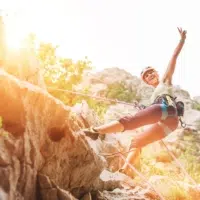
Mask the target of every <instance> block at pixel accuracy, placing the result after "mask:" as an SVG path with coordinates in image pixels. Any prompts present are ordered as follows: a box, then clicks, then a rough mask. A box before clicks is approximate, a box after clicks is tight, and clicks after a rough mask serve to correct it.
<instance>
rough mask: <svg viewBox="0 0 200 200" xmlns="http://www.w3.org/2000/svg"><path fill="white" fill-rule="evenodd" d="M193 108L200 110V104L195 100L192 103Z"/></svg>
mask: <svg viewBox="0 0 200 200" xmlns="http://www.w3.org/2000/svg"><path fill="white" fill-rule="evenodd" d="M192 108H193V109H195V110H199V111H200V104H199V103H197V102H194V103H193V104H192Z"/></svg>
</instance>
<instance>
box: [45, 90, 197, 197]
mask: <svg viewBox="0 0 200 200" xmlns="http://www.w3.org/2000/svg"><path fill="white" fill-rule="evenodd" d="M48 89H51V90H56V91H62V92H67V93H71V94H75V95H80V96H85V97H89V98H94V99H98V100H101V101H108V102H113V103H118V104H124V105H129V106H134V107H135V108H136V109H138V110H141V109H142V108H141V107H140V105H139V104H138V102H133V103H127V102H124V101H119V100H117V99H109V98H105V97H100V96H95V95H88V94H84V93H81V92H74V91H71V90H65V89H57V88H53V87H48ZM180 122H181V126H182V127H183V128H185V127H186V126H187V125H188V126H192V124H186V123H184V122H183V121H182V119H181V118H180ZM161 142H162V144H163V146H164V147H165V148H166V150H167V152H168V154H169V155H170V156H171V157H172V158H173V159H174V161H175V162H176V164H177V165H178V166H179V167H180V168H181V169H182V171H183V172H184V174H185V175H186V176H187V177H188V178H189V180H190V181H191V182H192V183H193V184H194V185H197V183H196V181H195V180H194V179H193V178H192V177H191V176H190V175H189V174H188V172H187V171H186V170H185V168H184V167H183V165H182V164H181V163H180V162H179V161H178V159H177V158H176V156H175V155H174V154H173V153H172V152H171V151H170V149H169V148H168V147H167V145H166V144H165V143H164V141H163V140H161ZM133 150H134V149H132V150H129V151H125V152H122V151H118V152H115V153H112V154H100V155H102V156H108V157H112V156H116V155H117V156H118V155H120V156H121V157H122V159H123V160H124V159H125V157H124V156H123V154H126V153H130V152H131V151H133ZM125 162H126V163H127V164H128V165H129V166H130V168H131V169H133V171H135V172H136V174H138V176H140V177H141V178H142V179H143V180H145V181H146V182H147V184H149V183H148V180H147V179H146V178H145V177H144V176H143V175H142V174H141V173H140V172H138V171H137V170H136V169H135V168H134V167H133V166H132V165H131V164H130V163H128V161H126V159H125ZM149 185H150V184H149ZM151 187H152V188H153V189H154V191H156V190H155V188H154V187H153V186H152V185H151ZM156 193H158V192H157V191H156ZM158 195H159V196H160V198H161V199H162V200H164V198H163V197H162V195H161V194H160V193H158Z"/></svg>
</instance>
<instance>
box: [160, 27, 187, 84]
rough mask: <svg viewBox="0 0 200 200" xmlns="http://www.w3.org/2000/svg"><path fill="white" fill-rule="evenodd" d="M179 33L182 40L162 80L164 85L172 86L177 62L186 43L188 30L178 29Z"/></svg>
mask: <svg viewBox="0 0 200 200" xmlns="http://www.w3.org/2000/svg"><path fill="white" fill-rule="evenodd" d="M178 31H179V33H180V36H181V39H180V41H179V43H178V45H177V47H176V48H175V50H174V53H173V55H172V58H171V60H170V61H169V64H168V66H167V70H166V72H165V74H164V76H163V78H162V81H163V82H164V83H168V84H170V85H171V84H172V76H173V74H174V70H175V67H176V60H177V58H178V55H179V53H180V52H181V50H182V48H183V45H184V43H185V39H186V33H187V31H186V30H182V28H178Z"/></svg>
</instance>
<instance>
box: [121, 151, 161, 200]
mask: <svg viewBox="0 0 200 200" xmlns="http://www.w3.org/2000/svg"><path fill="white" fill-rule="evenodd" d="M120 157H121V158H122V160H123V161H124V162H125V163H126V164H127V165H128V166H129V167H130V168H131V169H132V170H133V171H134V172H135V173H136V174H137V175H138V176H139V177H140V178H141V179H142V180H143V181H145V182H146V183H147V184H148V185H149V186H150V187H151V188H152V189H153V190H154V191H155V192H156V193H157V194H158V196H159V197H160V199H161V200H165V198H164V197H163V195H162V194H161V193H160V192H159V191H158V190H156V188H155V187H154V186H153V185H152V184H151V183H150V182H149V181H148V180H147V178H146V177H145V176H144V175H143V174H142V173H140V172H139V171H138V170H137V169H136V168H135V167H133V165H131V164H130V163H129V162H128V161H127V160H126V158H125V157H124V155H123V154H121V153H120Z"/></svg>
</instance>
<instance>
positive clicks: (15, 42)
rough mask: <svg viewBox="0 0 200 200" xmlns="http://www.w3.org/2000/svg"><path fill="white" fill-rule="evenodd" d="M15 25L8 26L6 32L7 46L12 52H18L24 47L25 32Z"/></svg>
mask: <svg viewBox="0 0 200 200" xmlns="http://www.w3.org/2000/svg"><path fill="white" fill-rule="evenodd" d="M14 25H15V24H12V23H10V24H6V30H5V37H6V38H5V39H6V45H7V48H8V49H10V50H18V49H20V48H21V46H22V41H23V39H24V36H23V30H22V29H21V27H18V29H16V27H15V26H14Z"/></svg>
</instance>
